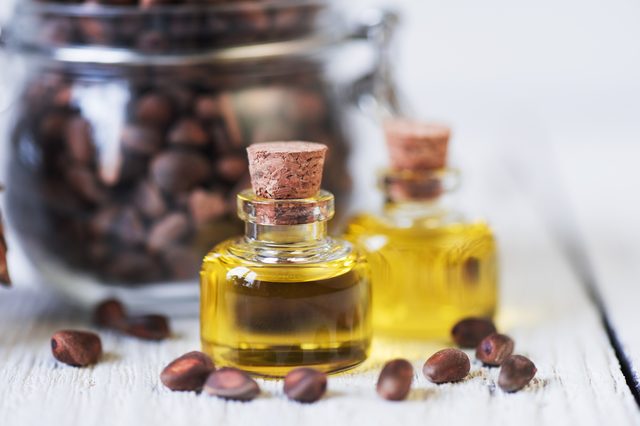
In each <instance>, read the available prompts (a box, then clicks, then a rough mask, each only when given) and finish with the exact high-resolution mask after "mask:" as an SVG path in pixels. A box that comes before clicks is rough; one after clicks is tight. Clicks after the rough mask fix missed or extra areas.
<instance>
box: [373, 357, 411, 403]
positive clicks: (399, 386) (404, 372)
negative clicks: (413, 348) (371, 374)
mask: <svg viewBox="0 0 640 426" xmlns="http://www.w3.org/2000/svg"><path fill="white" fill-rule="evenodd" d="M412 381H413V366H412V365H411V363H410V362H409V361H407V360H406V359H394V360H392V361H389V362H387V363H386V364H385V365H384V367H383V368H382V371H381V372H380V377H378V384H377V385H376V390H377V391H378V395H380V396H381V397H383V398H384V399H388V400H389V401H402V400H403V399H405V398H406V397H407V395H408V394H409V391H410V390H411V382H412Z"/></svg>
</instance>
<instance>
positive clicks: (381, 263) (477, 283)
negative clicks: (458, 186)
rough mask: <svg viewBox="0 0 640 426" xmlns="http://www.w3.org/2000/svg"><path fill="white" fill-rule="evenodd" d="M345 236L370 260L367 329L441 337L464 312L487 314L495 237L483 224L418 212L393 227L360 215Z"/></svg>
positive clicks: (492, 305)
mask: <svg viewBox="0 0 640 426" xmlns="http://www.w3.org/2000/svg"><path fill="white" fill-rule="evenodd" d="M347 239H350V240H352V241H354V242H355V243H357V244H358V245H360V246H361V247H363V248H364V251H365V253H366V255H367V259H368V262H369V265H370V267H371V276H372V292H373V304H372V305H373V313H372V315H373V329H374V333H376V334H382V335H390V336H393V337H407V338H437V339H439V338H447V337H448V336H449V333H450V330H451V328H452V326H453V325H454V324H455V323H456V322H457V321H458V320H460V319H461V318H463V317H466V316H484V317H492V316H493V315H494V313H495V309H496V303H497V282H498V272H497V265H496V244H495V241H494V238H493V235H492V232H491V229H490V228H489V227H488V226H487V225H486V224H485V223H482V222H478V223H455V222H454V223H446V224H445V223H441V222H439V221H437V220H436V221H434V220H430V219H425V220H414V221H412V222H411V224H410V225H409V226H398V225H397V224H396V223H394V222H393V221H389V220H387V219H385V218H384V217H376V216H373V215H360V216H357V217H355V218H354V219H353V220H352V221H351V223H350V224H349V227H348V230H347Z"/></svg>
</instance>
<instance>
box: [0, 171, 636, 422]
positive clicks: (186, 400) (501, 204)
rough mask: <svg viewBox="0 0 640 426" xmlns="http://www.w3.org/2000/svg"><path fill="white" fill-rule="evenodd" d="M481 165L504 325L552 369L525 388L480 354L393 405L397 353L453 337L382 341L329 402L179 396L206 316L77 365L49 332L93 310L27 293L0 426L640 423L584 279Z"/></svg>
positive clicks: (9, 350)
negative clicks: (177, 369) (383, 369)
mask: <svg viewBox="0 0 640 426" xmlns="http://www.w3.org/2000/svg"><path fill="white" fill-rule="evenodd" d="M479 160H481V161H478V164H485V165H486V166H483V167H482V169H478V170H475V171H474V170H471V176H470V178H471V179H470V180H471V182H472V185H471V187H472V188H471V189H472V190H473V191H472V192H473V193H474V194H476V197H478V198H479V199H482V201H483V205H485V206H487V207H488V211H490V213H491V216H492V218H493V220H494V223H495V224H497V226H496V231H497V234H498V238H499V242H500V247H501V265H502V268H501V269H502V282H503V285H502V309H501V312H500V316H499V325H500V328H501V329H502V330H504V331H505V332H507V333H509V334H510V335H512V337H513V338H514V339H515V341H516V351H517V352H518V353H521V354H524V355H526V356H528V357H530V358H531V359H532V360H534V362H535V363H536V365H537V367H538V371H539V373H538V375H537V378H536V379H535V381H534V383H533V384H532V385H530V386H529V387H527V388H525V390H523V391H522V392H520V393H517V394H506V393H503V392H502V391H501V390H500V389H499V388H497V387H496V385H495V381H496V379H497V373H498V370H497V369H487V368H483V367H481V366H480V365H478V363H477V362H474V363H473V366H472V373H471V375H470V377H469V378H468V379H466V380H465V381H464V382H462V383H458V384H446V385H441V386H437V385H433V384H431V383H428V382H427V381H426V379H424V378H423V377H422V375H421V374H419V373H416V377H415V381H414V389H413V391H412V393H411V395H410V399H409V400H408V401H405V402H401V403H391V402H386V401H382V400H380V399H379V398H378V397H377V395H376V393H375V386H374V384H375V381H376V379H377V374H378V372H379V370H380V366H381V364H382V363H383V362H384V361H385V360H387V359H389V358H392V357H398V356H402V357H406V358H408V359H410V360H411V361H412V362H413V363H414V367H415V369H416V371H417V372H419V371H420V370H421V366H422V363H423V362H424V360H425V359H426V358H427V357H428V356H429V355H431V354H432V353H433V352H435V351H436V350H438V349H440V348H442V347H444V346H447V345H448V343H447V342H433V343H425V342H408V341H405V342H397V341H377V342H376V344H375V347H374V350H373V353H372V356H371V359H370V360H369V361H367V362H366V363H365V364H364V365H362V366H360V367H359V368H357V369H355V370H353V371H351V372H348V373H344V374H341V375H338V376H334V377H331V378H330V381H329V393H328V395H327V397H326V398H324V399H323V400H322V401H320V402H319V403H317V404H314V405H301V404H298V403H293V402H290V401H288V400H286V398H285V397H284V396H283V393H282V382H280V381H262V380H261V381H260V384H261V386H262V388H263V391H264V392H263V394H262V395H261V397H260V398H258V399H257V400H255V401H253V402H251V403H236V402H224V401H222V400H217V399H214V398H210V397H208V396H206V395H196V394H194V393H172V392H170V391H168V390H167V389H164V388H163V387H162V385H161V384H160V381H159V373H160V371H161V369H162V368H163V366H164V365H165V364H166V363H168V362H169V361H171V360H172V359H173V358H175V357H177V356H179V355H181V354H183V353H184V352H187V351H190V350H193V349H197V348H198V346H199V344H198V325H197V321H196V320H194V319H184V318H183V319H177V320H175V321H174V328H175V337H174V338H172V339H170V340H169V341H166V342H163V343H148V342H139V341H136V340H133V339H130V338H126V337H119V336H115V335H112V334H110V333H104V332H103V333H101V334H102V337H103V344H104V348H105V351H106V355H105V359H104V360H103V362H101V363H100V364H98V365H97V366H95V367H92V368H87V369H77V368H72V367H67V366H64V365H60V364H58V363H56V362H55V361H54V360H53V358H52V357H51V354H50V349H49V346H48V345H49V337H50V335H51V334H52V333H53V332H54V331H55V330H57V329H61V328H70V327H74V328H75V327H83V328H84V327H87V325H86V324H87V323H86V320H87V318H86V316H85V314H83V313H81V312H77V311H74V310H73V309H71V308H69V307H68V306H66V305H64V304H62V303H61V302H60V301H58V300H56V299H55V298H54V297H52V296H51V295H48V294H47V293H46V292H44V291H39V290H26V289H23V290H21V289H16V290H12V291H4V292H2V293H0V384H1V385H0V424H1V425H31V424H34V425H35V424H43V422H44V423H45V424H49V423H50V424H57V425H58V424H59V425H82V426H92V425H105V424H109V425H122V426H126V425H132V426H133V425H157V424H189V425H223V424H238V425H254V424H255V425H264V424H278V425H300V424H309V425H328V424H329V425H341V424H369V425H386V424H401V425H414V424H415V425H418V424H419V425H423V424H447V425H457V424H460V425H462V424H465V425H467V424H474V425H484V424H486V425H497V424H505V425H506V424H522V425H527V424H531V425H539V424H580V425H600V424H616V425H624V424H634V423H636V424H637V423H639V422H640V413H639V412H638V410H637V407H636V405H635V403H634V401H633V398H632V396H631V393H630V391H629V389H628V387H627V386H626V384H625V381H624V378H623V376H622V374H621V372H620V367H619V365H618V362H617V359H616V358H615V356H614V353H613V350H612V348H611V347H610V346H609V343H608V340H607V336H606V334H605V332H604V330H603V327H602V325H601V323H600V321H599V318H598V313H597V312H596V310H595V308H594V306H593V304H592V303H591V302H590V300H589V299H588V297H587V296H586V294H585V291H584V289H583V288H582V286H581V284H580V283H579V281H578V280H577V278H576V275H575V273H574V272H573V271H572V270H571V268H570V267H569V264H568V263H567V261H566V260H565V259H564V257H563V254H562V253H561V252H560V251H559V248H558V247H557V246H556V244H555V243H554V241H553V240H552V239H551V238H550V236H549V234H548V231H547V228H546V226H545V225H544V223H543V221H542V219H541V218H540V216H539V215H538V214H537V212H536V211H535V209H534V208H533V205H532V204H531V202H530V201H529V200H528V199H527V198H526V197H525V196H524V195H523V193H522V191H520V190H519V189H518V187H517V186H516V185H515V183H514V181H513V180H512V179H511V178H510V176H509V175H508V174H507V173H505V172H504V170H503V169H501V168H500V167H498V165H497V164H496V163H495V162H492V161H491V160H490V159H486V158H485V159H479ZM479 176H482V179H477V180H474V177H475V178H478V177H479ZM473 182H476V184H473ZM478 182H485V183H486V185H484V188H483V185H480V184H479V183H478ZM470 355H471V353H470Z"/></svg>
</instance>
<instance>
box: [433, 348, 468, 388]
mask: <svg viewBox="0 0 640 426" xmlns="http://www.w3.org/2000/svg"><path fill="white" fill-rule="evenodd" d="M470 369H471V362H470V361H469V357H468V356H467V354H465V353H464V352H462V351H461V350H459V349H453V348H448V349H442V350H441V351H438V352H436V353H435V354H433V355H431V357H430V358H429V359H428V360H427V362H425V363H424V367H422V372H423V373H424V376H425V377H426V378H427V379H429V380H430V381H432V382H433V383H447V382H457V381H460V380H462V379H464V378H465V377H466V376H467V374H469V370H470Z"/></svg>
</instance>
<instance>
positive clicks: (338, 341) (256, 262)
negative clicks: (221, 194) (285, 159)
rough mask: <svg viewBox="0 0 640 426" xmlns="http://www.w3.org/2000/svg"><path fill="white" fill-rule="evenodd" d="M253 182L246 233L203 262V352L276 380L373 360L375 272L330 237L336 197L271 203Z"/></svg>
mask: <svg viewBox="0 0 640 426" xmlns="http://www.w3.org/2000/svg"><path fill="white" fill-rule="evenodd" d="M296 144H297V143H294V142H290V143H288V144H286V145H287V146H288V147H291V146H295V145H296ZM258 145H270V144H258ZM314 145H315V144H314ZM254 146H255V145H254ZM250 161H251V157H250ZM323 161H324V160H323ZM253 175H254V173H253V172H252V181H253ZM253 183H254V189H248V190H245V191H243V192H241V193H240V194H239V195H238V215H239V217H240V218H241V219H242V220H243V221H244V222H245V235H244V236H241V237H238V238H235V239H230V240H227V241H225V242H223V243H220V244H219V245H217V246H216V247H215V248H214V249H213V250H211V252H209V254H208V255H207V256H206V257H205V258H204V261H203V265H202V270H201V313H200V315H201V338H202V345H203V350H204V351H205V352H207V353H208V354H210V355H211V356H212V357H213V358H214V360H215V361H216V363H217V364H220V365H230V366H235V367H238V368H241V369H243V370H245V371H248V372H250V373H253V374H257V375H263V376H272V377H281V376H284V375H286V374H287V373H288V372H289V371H290V370H291V369H292V368H295V367H299V366H311V367H314V368H316V369H318V370H321V371H324V372H336V371H340V370H344V369H347V368H350V367H353V366H355V365H357V364H359V363H360V362H362V361H364V360H365V359H366V357H367V355H368V351H369V345H370V338H371V325H370V315H369V312H370V299H371V294H370V282H369V272H368V267H367V264H366V260H365V258H364V256H363V255H362V254H361V253H360V252H359V251H357V250H356V249H354V247H353V246H352V244H351V243H349V242H346V241H342V240H336V239H333V238H330V237H328V236H327V222H328V221H329V220H330V219H331V218H332V217H333V215H334V197H333V195H332V194H331V193H329V192H327V191H324V190H320V191H315V192H314V193H313V194H312V195H310V196H307V197H304V198H290V199H270V198H263V197H260V196H258V195H256V192H258V191H255V182H253ZM318 185H319V182H318Z"/></svg>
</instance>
